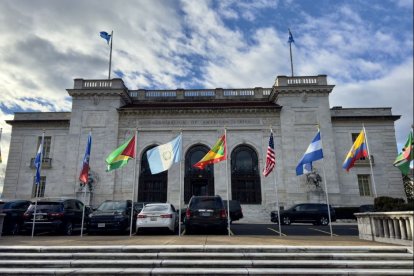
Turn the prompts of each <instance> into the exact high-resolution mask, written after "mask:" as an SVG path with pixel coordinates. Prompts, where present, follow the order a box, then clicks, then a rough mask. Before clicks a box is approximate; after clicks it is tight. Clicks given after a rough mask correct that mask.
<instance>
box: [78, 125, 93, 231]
mask: <svg viewBox="0 0 414 276" xmlns="http://www.w3.org/2000/svg"><path fill="white" fill-rule="evenodd" d="M89 136H91V137H92V129H91V131H90V132H89V135H88V141H87V144H86V149H88V145H89ZM91 146H92V145H91ZM90 158H91V157H90V156H89V161H88V166H89V163H90ZM82 169H83V160H82ZM88 181H89V169H88ZM87 185H88V182H86V183H84V185H83V190H84V193H83V208H82V225H81V237H83V224H84V221H85V202H86V187H87Z"/></svg>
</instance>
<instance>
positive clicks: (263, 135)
mask: <svg viewBox="0 0 414 276" xmlns="http://www.w3.org/2000/svg"><path fill="white" fill-rule="evenodd" d="M333 88H334V85H328V83H327V77H326V75H319V76H309V77H286V76H278V77H277V78H276V82H275V84H274V86H273V87H271V88H259V87H256V88H247V89H222V88H216V89H202V90H184V89H177V90H129V89H128V88H127V87H126V86H125V85H124V83H123V81H122V79H112V80H83V79H75V81H74V87H73V89H68V90H67V91H68V93H69V95H70V96H71V97H72V111H71V112H50V113H46V112H21V113H16V114H15V116H14V119H13V120H10V121H7V123H9V124H11V125H12V135H11V143H10V153H9V160H8V163H7V169H6V176H5V183H4V190H3V197H5V198H31V197H32V196H33V195H34V188H33V187H34V184H33V183H34V175H35V169H34V167H33V165H32V164H33V159H34V156H35V153H36V151H37V148H38V145H39V143H40V137H41V135H42V132H43V130H44V131H45V137H46V139H45V156H44V157H45V159H44V162H43V166H42V171H41V174H42V181H43V184H42V186H41V187H42V189H41V196H72V197H73V196H78V197H79V196H80V192H79V181H78V177H79V173H80V169H81V162H82V159H83V155H84V151H85V145H86V141H87V135H88V133H89V131H92V137H93V138H92V139H93V141H92V153H91V158H90V166H91V169H92V175H93V178H94V182H93V184H92V192H91V193H90V194H88V195H90V200H91V202H90V203H91V204H92V205H95V206H96V205H97V204H99V203H100V202H102V201H103V200H106V199H131V198H134V200H135V201H168V202H171V203H173V204H174V205H175V206H177V207H178V206H179V191H180V178H181V184H182V191H183V199H184V200H183V201H188V199H189V197H190V196H191V195H192V194H208V195H214V194H218V195H221V196H222V197H223V199H226V198H227V183H228V184H229V187H230V196H231V198H232V199H238V200H240V201H241V203H242V206H243V211H244V213H245V216H247V217H249V216H257V215H258V214H263V215H264V216H266V217H267V216H268V211H269V210H271V209H274V208H275V202H276V186H277V194H278V198H279V203H280V205H281V206H283V207H285V208H287V207H289V206H291V205H293V204H294V203H299V202H325V193H324V189H325V188H324V183H323V182H322V183H320V186H319V187H317V186H315V185H313V184H309V183H308V181H307V177H306V175H303V176H296V174H295V168H296V165H297V163H298V161H299V160H300V158H301V157H302V155H303V153H304V152H305V150H306V148H307V147H308V145H309V143H310V142H311V140H312V139H313V137H314V136H315V134H316V131H317V130H316V125H317V124H319V126H320V130H321V136H322V143H323V152H324V156H325V157H324V159H323V160H320V161H317V162H314V164H313V165H314V167H315V168H316V170H317V172H318V173H319V174H320V175H321V176H322V178H324V180H325V178H326V183H327V189H328V194H329V201H330V203H331V204H332V205H334V206H359V205H361V204H372V203H373V198H374V195H375V192H376V194H377V195H378V196H381V195H387V196H393V197H405V196H404V189H403V183H402V179H401V174H400V172H399V170H398V169H396V168H394V167H393V165H392V163H393V161H394V158H395V156H396V154H397V146H396V138H395V129H394V122H395V121H396V120H398V119H399V117H400V116H397V115H393V114H392V113H391V108H388V107H380V108H341V107H333V108H330V107H329V95H330V93H331V92H332V90H333ZM362 124H364V125H365V129H366V133H367V137H368V146H369V150H370V154H371V155H372V157H373V158H372V159H373V164H372V171H373V174H374V178H373V179H374V180H375V187H374V183H373V181H372V178H371V169H370V166H369V162H368V161H367V160H361V161H358V162H357V165H356V166H355V167H354V168H353V169H352V170H351V171H350V172H349V173H347V172H346V171H344V170H343V169H342V163H343V161H344V158H345V155H346V154H347V152H348V150H349V148H350V147H351V145H352V143H353V139H355V135H356V134H358V133H359V132H360V131H361V129H362ZM270 127H271V128H272V129H273V132H274V141H275V152H276V162H277V163H276V167H275V172H276V174H275V178H274V175H273V173H272V174H270V175H269V176H268V177H264V176H263V175H262V173H261V172H262V170H263V167H264V165H265V156H266V150H267V146H268V140H269V134H270V131H269V129H270ZM225 128H226V129H227V152H228V161H227V162H226V161H223V162H220V163H217V164H215V165H214V166H213V165H210V166H209V167H208V168H207V169H206V170H204V171H201V170H198V169H194V168H192V166H191V165H192V164H194V163H196V162H197V161H198V160H199V159H200V158H201V157H202V156H203V155H204V153H206V152H207V151H208V150H209V148H210V147H212V146H213V145H214V143H215V142H216V141H217V139H218V138H219V137H220V136H221V135H223V134H224V129H225ZM136 129H138V145H137V151H138V155H137V156H138V157H137V160H131V161H130V162H129V163H128V165H127V166H125V167H124V168H122V169H119V170H115V171H112V172H105V169H106V164H105V158H106V157H107V155H108V154H109V153H110V152H112V151H113V150H114V149H115V148H117V147H118V146H119V145H120V144H122V143H123V142H124V141H125V140H126V138H128V137H130V136H131V135H133V134H134V132H135V130H136ZM180 131H182V132H183V161H182V163H181V166H180V165H179V164H176V165H174V166H173V167H172V168H171V169H170V170H169V171H168V172H164V173H160V174H158V175H151V174H150V173H149V171H148V162H147V160H146V154H145V153H146V151H147V150H148V149H149V148H151V147H154V146H156V145H159V144H164V143H167V142H169V141H171V140H172V139H173V138H175V137H176V136H177V135H178V134H179V133H180ZM135 166H136V180H135V181H134V179H133V178H134V177H133V176H134V167H135ZM180 167H181V174H180ZM226 168H227V172H226ZM323 172H325V175H324V174H323ZM226 178H227V180H228V182H227V181H226ZM134 184H135V195H134V196H133V195H132V192H133V185H134ZM80 198H81V199H82V197H80ZM183 204H184V203H183Z"/></svg>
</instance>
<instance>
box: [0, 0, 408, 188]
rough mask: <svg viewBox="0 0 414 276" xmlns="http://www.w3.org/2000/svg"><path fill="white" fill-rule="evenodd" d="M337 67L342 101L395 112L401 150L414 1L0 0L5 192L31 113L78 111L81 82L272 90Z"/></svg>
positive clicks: (336, 97)
mask: <svg viewBox="0 0 414 276" xmlns="http://www.w3.org/2000/svg"><path fill="white" fill-rule="evenodd" d="M288 28H290V30H291V32H292V34H293V37H294V40H295V42H294V43H293V44H292V52H293V65H294V75H297V76H314V75H319V74H326V75H327V76H328V84H334V85H335V88H334V90H333V93H331V95H330V105H331V107H333V106H343V107H344V108H346V107H392V112H393V114H395V115H401V119H400V120H398V121H397V122H396V123H395V127H396V139H397V145H398V148H399V149H401V147H402V145H403V144H404V143H405V140H406V137H407V135H408V132H409V130H410V127H411V125H412V124H413V1H412V0H370V1H363V0H336V1H335V0H312V1H308V0H284V1H281V0H280V1H278V0H273V1H270V0H255V1H246V0H221V1H207V0H198V1H178V0H169V1H167V0H151V1H150V0H136V1H120V0H110V1H109V0H88V1H84V0H70V1H69V0H67V1H64V0H36V1H33V0H27V1H25V0H19V1H15V0H12V1H7V0H3V1H0V34H1V35H0V127H1V128H2V129H3V133H2V137H1V154H2V159H3V163H1V164H0V192H1V190H2V185H3V182H4V172H5V169H6V164H7V157H8V150H9V144H10V134H11V127H10V125H8V124H6V123H5V120H10V119H12V118H13V114H14V112H21V111H43V112H45V111H70V110H71V98H70V97H69V95H68V94H67V92H66V89H67V88H73V79H75V78H84V79H106V78H107V77H108V60H109V46H108V44H107V43H106V41H105V40H104V39H103V38H101V37H100V36H99V32H100V31H106V32H109V33H110V32H111V31H113V34H114V35H113V52H112V73H111V75H112V77H121V78H122V79H123V80H124V82H125V84H126V85H127V87H128V88H129V89H138V88H141V89H177V88H185V89H197V88H198V89H202V88H216V87H221V88H250V87H271V86H272V85H273V84H274V80H275V78H276V76H278V75H286V76H289V75H290V74H291V68H290V57H289V43H288V42H287V40H288Z"/></svg>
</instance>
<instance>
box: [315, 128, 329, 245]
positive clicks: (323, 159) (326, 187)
mask: <svg viewBox="0 0 414 276" xmlns="http://www.w3.org/2000/svg"><path fill="white" fill-rule="evenodd" d="M318 132H319V134H320V133H321V130H320V129H319V124H318ZM321 146H322V150H323V142H322V135H321ZM322 173H323V183H324V186H325V195H326V207H327V209H328V219H329V230H330V232H331V237H332V236H333V232H332V219H331V208H330V207H329V196H328V186H327V185H326V174H325V158H322Z"/></svg>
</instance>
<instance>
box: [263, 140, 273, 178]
mask: <svg viewBox="0 0 414 276" xmlns="http://www.w3.org/2000/svg"><path fill="white" fill-rule="evenodd" d="M274 149H275V145H274V143H273V132H270V138H269V146H268V147H267V154H266V167H265V168H264V170H263V175H264V176H268V175H269V173H271V172H272V170H273V168H274V167H275V163H276V161H275V150H274Z"/></svg>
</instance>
